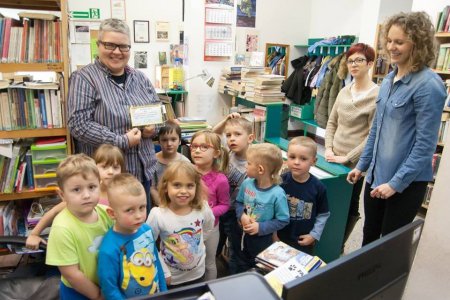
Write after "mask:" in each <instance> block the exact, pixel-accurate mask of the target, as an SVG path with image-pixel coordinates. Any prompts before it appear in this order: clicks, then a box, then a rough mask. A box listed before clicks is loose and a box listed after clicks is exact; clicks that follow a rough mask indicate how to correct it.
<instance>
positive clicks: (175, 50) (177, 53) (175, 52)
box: [170, 44, 184, 65]
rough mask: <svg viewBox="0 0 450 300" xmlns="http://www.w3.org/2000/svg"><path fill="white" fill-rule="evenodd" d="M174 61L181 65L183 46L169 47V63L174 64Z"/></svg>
mask: <svg viewBox="0 0 450 300" xmlns="http://www.w3.org/2000/svg"><path fill="white" fill-rule="evenodd" d="M175 59H177V61H179V62H180V64H183V59H184V47H183V45H175V44H172V45H170V63H171V64H173V65H174V64H175Z"/></svg>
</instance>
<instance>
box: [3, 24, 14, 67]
mask: <svg viewBox="0 0 450 300" xmlns="http://www.w3.org/2000/svg"><path fill="white" fill-rule="evenodd" d="M11 22H12V20H11V18H6V19H5V33H4V40H3V52H2V63H6V62H8V51H9V38H10V36H11Z"/></svg>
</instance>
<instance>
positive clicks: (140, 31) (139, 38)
mask: <svg viewBox="0 0 450 300" xmlns="http://www.w3.org/2000/svg"><path fill="white" fill-rule="evenodd" d="M133 29H134V42H135V43H149V42H150V29H149V21H140V20H134V21H133Z"/></svg>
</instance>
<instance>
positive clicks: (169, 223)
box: [147, 161, 214, 287]
mask: <svg viewBox="0 0 450 300" xmlns="http://www.w3.org/2000/svg"><path fill="white" fill-rule="evenodd" d="M158 192H159V198H160V206H159V207H153V208H152V210H151V211H150V215H149V216H148V219H147V224H148V225H150V226H151V228H152V229H153V234H154V239H155V240H156V239H157V238H158V237H160V238H161V244H160V246H161V247H160V250H161V256H162V257H163V260H164V262H165V263H166V265H167V266H168V267H169V270H170V272H171V275H172V278H171V286H175V287H176V286H181V285H187V284H191V283H196V282H201V281H202V280H203V277H204V274H205V244H204V233H205V232H208V231H210V230H211V229H212V228H213V226H214V215H213V213H212V211H211V209H210V208H209V206H208V205H207V203H206V197H205V195H206V194H205V191H204V188H203V184H202V181H201V175H200V173H198V172H197V170H196V169H195V167H194V166H193V165H192V164H191V163H188V162H185V161H174V162H172V163H171V164H170V165H169V166H168V167H167V169H166V171H165V172H164V175H163V177H162V178H161V180H160V182H159V185H158Z"/></svg>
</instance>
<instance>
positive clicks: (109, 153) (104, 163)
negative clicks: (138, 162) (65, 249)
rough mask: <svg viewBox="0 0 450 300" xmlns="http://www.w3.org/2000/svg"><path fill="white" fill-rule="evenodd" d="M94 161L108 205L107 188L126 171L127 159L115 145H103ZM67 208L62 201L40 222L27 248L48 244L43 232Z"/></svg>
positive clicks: (27, 241)
mask: <svg viewBox="0 0 450 300" xmlns="http://www.w3.org/2000/svg"><path fill="white" fill-rule="evenodd" d="M94 160H95V163H96V165H97V168H98V170H99V174H100V200H99V203H100V204H104V205H108V203H109V202H108V195H107V194H106V187H107V185H108V182H109V181H110V180H111V178H112V176H114V175H116V174H119V173H121V172H124V171H125V158H124V156H123V153H122V151H121V150H120V149H119V148H118V147H116V146H113V145H110V144H102V145H100V147H98V148H97V150H96V151H95V153H94ZM65 207H66V203H65V202H64V201H62V202H61V203H59V204H58V205H56V206H55V207H53V208H52V209H50V210H49V211H48V212H46V213H45V214H44V216H43V217H42V218H41V219H40V220H39V222H38V223H37V224H36V226H35V227H34V228H33V230H32V231H31V232H30V234H29V235H28V237H27V240H26V247H27V248H30V249H37V248H38V247H39V244H40V243H43V244H46V243H47V242H46V241H45V240H44V239H42V238H41V237H40V234H41V233H42V231H43V230H44V229H45V228H47V227H48V226H50V225H51V224H52V222H53V219H54V218H55V217H56V215H57V214H58V213H59V212H60V211H62V210H63V209H64V208H65Z"/></svg>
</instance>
